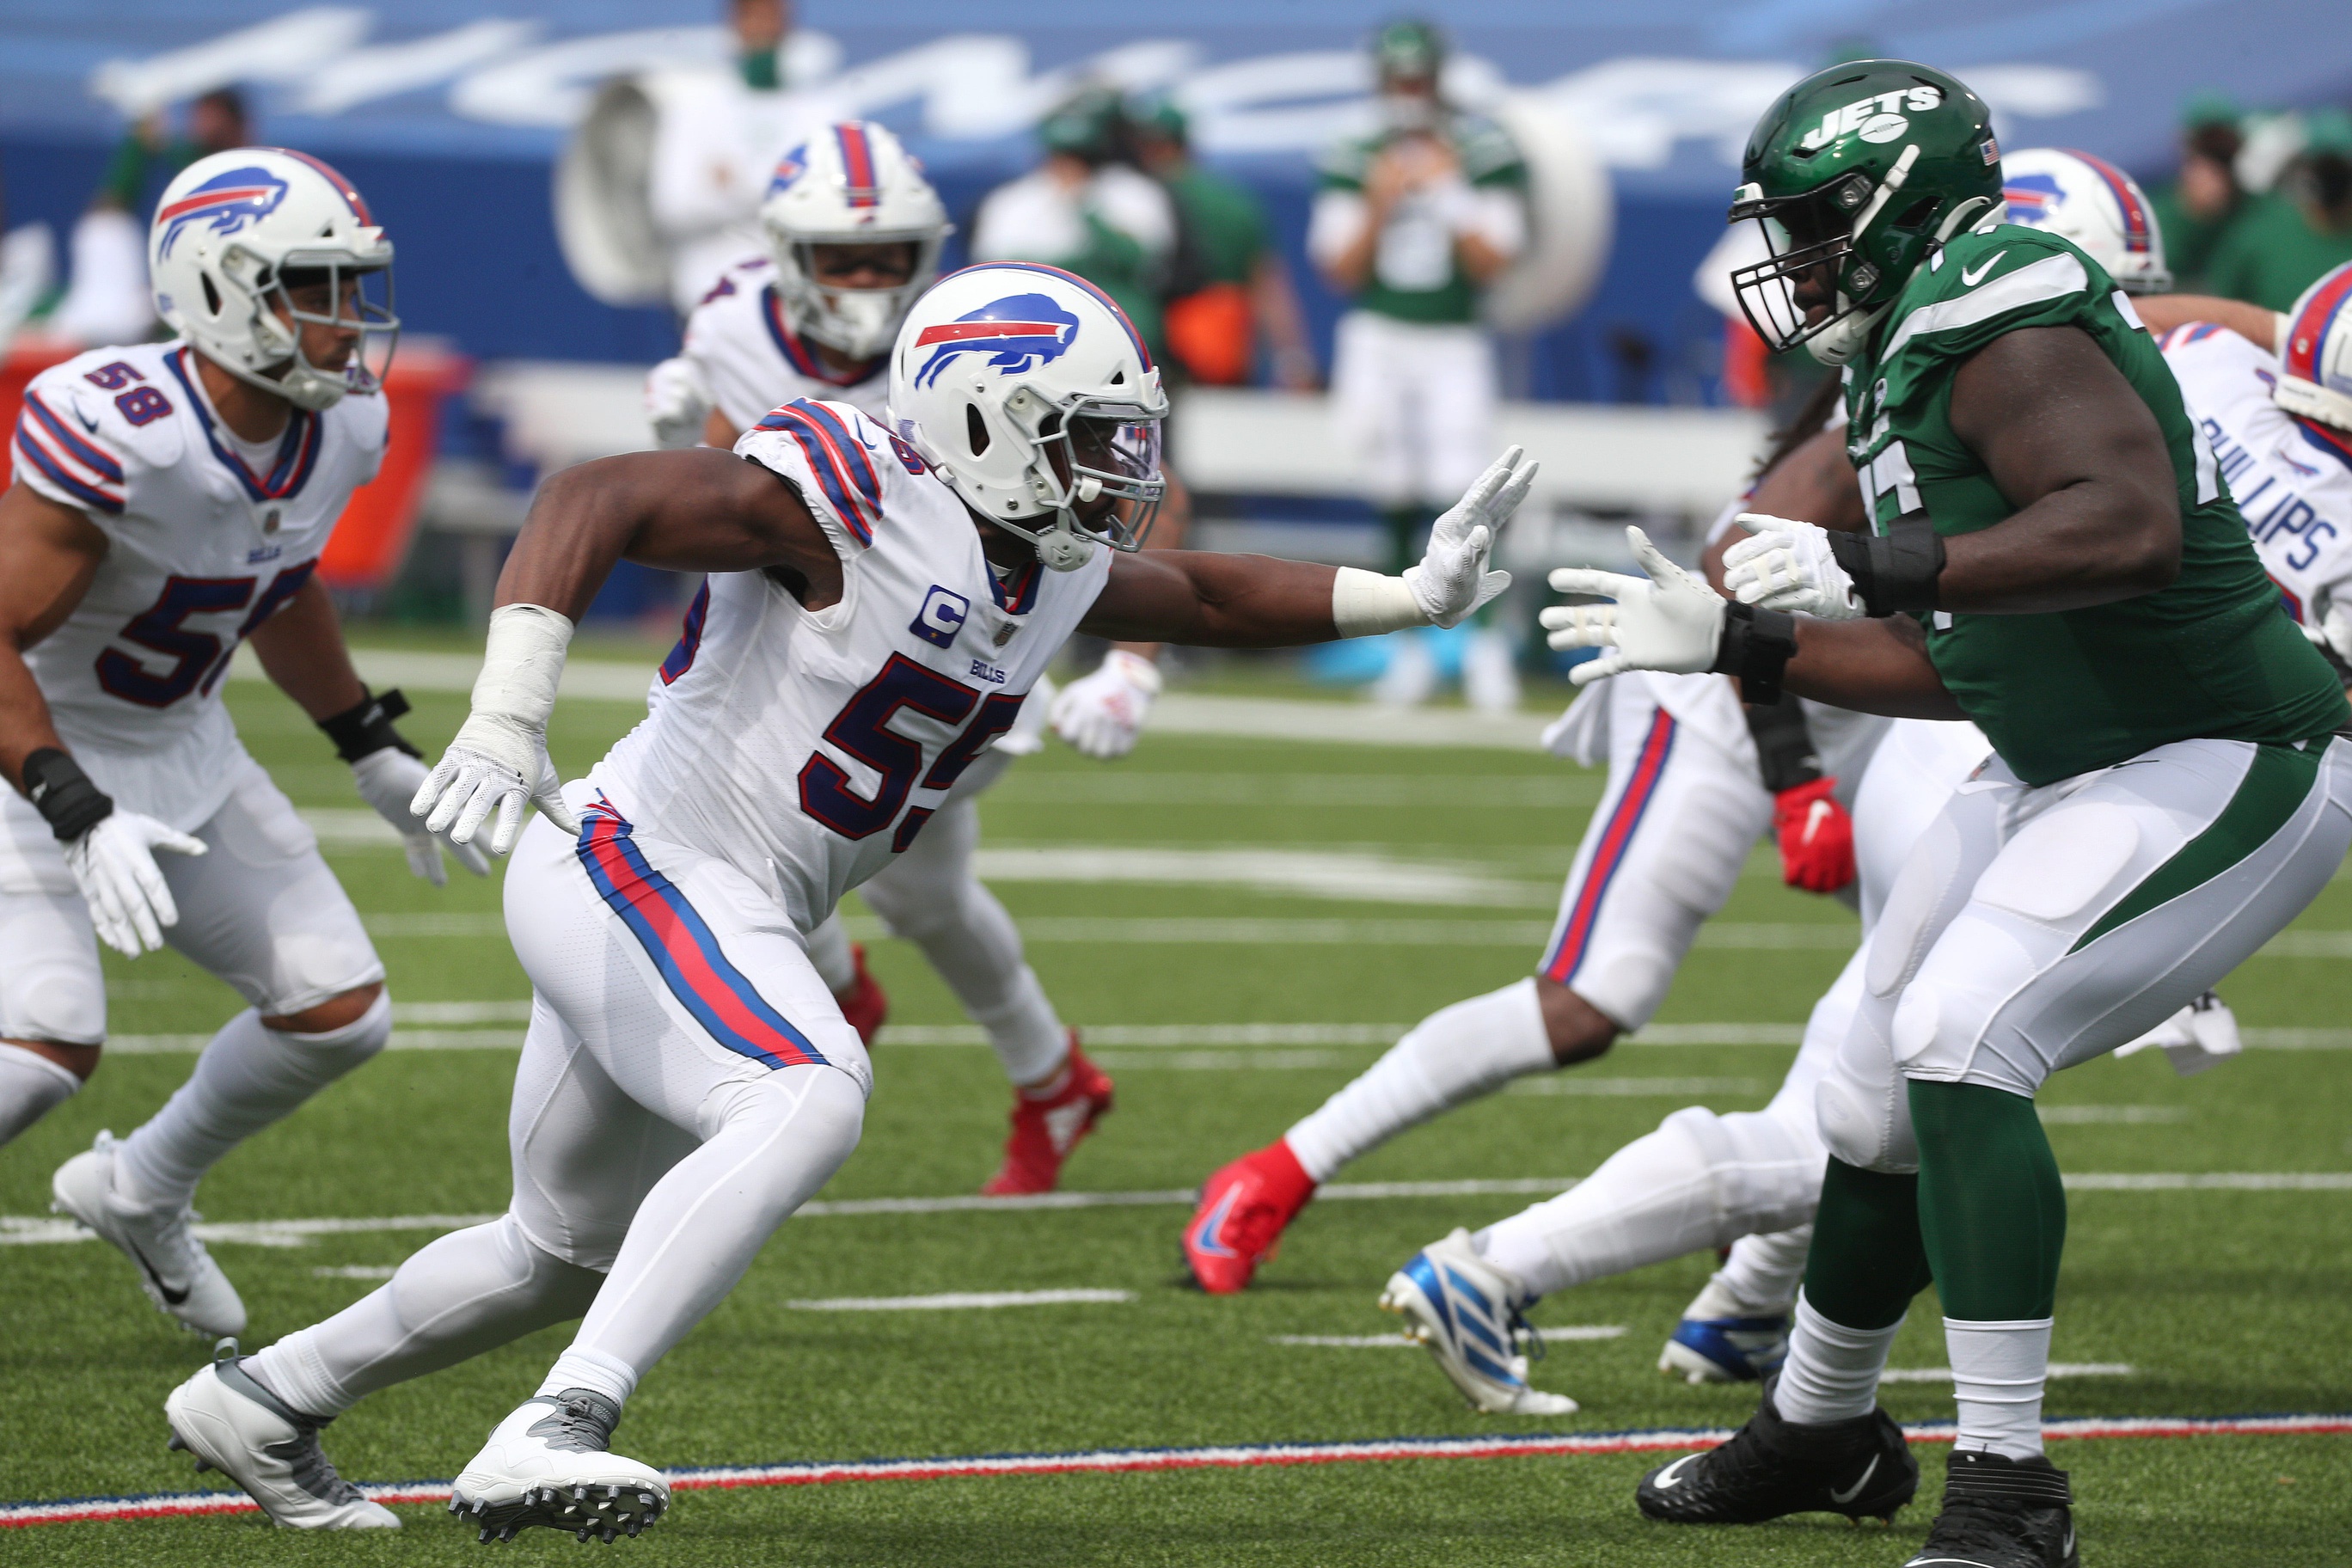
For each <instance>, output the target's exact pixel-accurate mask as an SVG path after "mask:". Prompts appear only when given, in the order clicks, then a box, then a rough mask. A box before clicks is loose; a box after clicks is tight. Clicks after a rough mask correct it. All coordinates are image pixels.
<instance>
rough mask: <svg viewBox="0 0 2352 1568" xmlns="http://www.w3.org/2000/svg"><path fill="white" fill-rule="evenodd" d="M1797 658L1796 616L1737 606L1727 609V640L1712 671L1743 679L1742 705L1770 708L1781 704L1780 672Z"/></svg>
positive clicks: (1724, 615) (1712, 666) (1723, 641)
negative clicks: (1773, 704)
mask: <svg viewBox="0 0 2352 1568" xmlns="http://www.w3.org/2000/svg"><path fill="white" fill-rule="evenodd" d="M1796 657H1797V617H1796V616H1785V615H1782V614H1781V613H1780V611H1778V610H1759V609H1758V608H1757V607H1756V606H1755V605H1742V604H1737V603H1734V604H1729V605H1725V606H1724V609H1723V640H1722V641H1721V642H1719V643H1717V645H1716V648H1715V663H1714V664H1712V665H1710V666H1708V668H1710V669H1713V670H1714V671H1715V672H1716V673H1717V674H1718V675H1734V676H1738V678H1739V698H1740V700H1741V701H1743V702H1756V703H1765V704H1770V703H1774V702H1778V701H1780V672H1781V671H1782V670H1783V669H1786V668H1788V666H1789V661H1790V659H1792V658H1796Z"/></svg>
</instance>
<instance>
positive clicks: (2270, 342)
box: [2132, 294, 2286, 353]
mask: <svg viewBox="0 0 2352 1568" xmlns="http://www.w3.org/2000/svg"><path fill="white" fill-rule="evenodd" d="M2132 308H2133V309H2134V310H2137V311H2138V313H2139V319H2140V321H2142V322H2143V323H2144V324H2145V325H2146V326H2147V330H2148V331H2151V332H2154V333H2155V334H2156V335H2157V336H2158V337H2159V338H2160V337H2162V336H2164V334H2165V333H2167V332H2168V331H2172V329H2173V328H2175V327H2185V326H2187V325H2189V323H2190V322H2191V321H2211V322H2214V323H2215V324H2216V325H2219V326H2223V327H2227V328H2228V329H2229V330H2230V331H2233V332H2235V333H2237V334H2238V335H2239V336H2240V337H2242V338H2243V339H2245V340H2246V341H2247V342H2250V343H2252V344H2253V345H2254V346H2255V347H2256V348H2258V349H2260V350H2262V351H2263V353H2280V352H2281V351H2280V348H2279V328H2280V327H2281V326H2283V325H2284V324H2285V321H2286V318H2285V317H2284V316H2283V315H2281V314H2280V313H2279V312H2278V311H2276V310H2265V309H2263V307H2262V306H2260V305H2249V304H2247V303H2246V302H2245V301H2244V300H2223V299H2221V298H2219V297H2217V296H2215V295H2211V294H2150V295H2142V296H2141V297H2140V298H2138V299H2137V300H2133V301H2132Z"/></svg>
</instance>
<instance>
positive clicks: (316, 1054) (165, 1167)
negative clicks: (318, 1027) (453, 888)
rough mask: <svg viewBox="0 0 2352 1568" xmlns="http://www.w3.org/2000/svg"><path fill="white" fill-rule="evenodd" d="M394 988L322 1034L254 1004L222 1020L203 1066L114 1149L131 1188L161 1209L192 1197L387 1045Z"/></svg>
mask: <svg viewBox="0 0 2352 1568" xmlns="http://www.w3.org/2000/svg"><path fill="white" fill-rule="evenodd" d="M391 1038H392V994H391V993H390V992H388V991H387V992H379V993H378V994H377V995H376V999H375V1004H374V1005H373V1006H371V1007H370V1008H369V1009H368V1010H367V1011H366V1012H365V1013H362V1015H360V1016H359V1017H358V1018H357V1019H355V1020H354V1021H352V1023H349V1024H346V1025H345V1026H343V1027H341V1028H340V1029H330V1030H327V1031H326V1032H324V1033H322V1034H316V1035H296V1034H290V1033H286V1032H283V1031H280V1030H278V1029H271V1028H265V1027H264V1026H262V1022H261V1015H260V1014H258V1013H257V1012H255V1011H254V1010H253V1009H251V1008H249V1007H248V1008H247V1009H246V1010H245V1011H244V1012H242V1013H239V1014H238V1015H237V1016H236V1017H234V1018H231V1019H230V1020H229V1021H228V1022H227V1023H226V1024H223V1025H222V1026H221V1029H220V1033H219V1034H217V1035H215V1036H214V1037H213V1038H212V1043H211V1044H209V1045H207V1046H206V1047H205V1053H204V1055H203V1056H201V1057H198V1058H196V1070H195V1071H194V1072H193V1073H191V1074H190V1075H189V1076H188V1081H187V1082H185V1083H184V1084H182V1085H181V1086H180V1090H179V1092H178V1093H177V1094H174V1095H173V1096H172V1098H171V1099H170V1100H167V1101H165V1102H164V1105H163V1110H159V1111H157V1112H156V1113H155V1114H154V1116H153V1117H152V1118H151V1119H150V1120H149V1121H147V1123H146V1125H144V1126H142V1127H141V1128H140V1129H139V1130H138V1131H135V1132H133V1133H131V1136H130V1137H128V1138H126V1139H124V1140H123V1142H122V1146H121V1149H120V1150H119V1151H118V1152H117V1153H116V1155H115V1165H114V1168H115V1170H116V1171H117V1172H118V1173H119V1176H118V1180H121V1181H122V1182H123V1183H124V1184H125V1186H126V1189H127V1192H128V1194H129V1195H131V1196H134V1197H137V1198H140V1199H142V1200H144V1201H145V1202H147V1203H149V1204H152V1205H155V1206H157V1207H160V1208H176V1207H180V1206H182V1205H185V1204H186V1203H187V1202H188V1200H189V1199H190V1198H191V1197H193V1196H194V1194H195V1190H196V1184H197V1183H198V1182H199V1181H201V1180H203V1179H204V1174H205V1172H206V1171H209V1170H211V1169H212V1168H213V1167H214V1166H215V1165H216V1164H218V1163H220V1161H221V1159H222V1157H223V1156H224V1155H226V1153H227V1152H229V1151H230V1150H231V1149H234V1148H236V1146H237V1145H238V1144H239V1143H241V1142H244V1141H245V1140H246V1139H247V1138H250V1137H252V1136H253V1135H254V1134H255V1133H257V1132H258V1131H261V1130H262V1129H263V1128H265V1127H268V1126H269V1125H270V1124H271V1123H273V1122H276V1121H280V1120H282V1119H284V1118H285V1117H286V1116H288V1115H289V1114H290V1113H291V1112H293V1111H294V1110H296V1109H297V1108H299V1106H300V1105H301V1104H302V1102H303V1101H304V1100H308V1099H310V1097H311V1096H312V1095H314V1094H316V1093H318V1092H319V1091H320V1089H324V1088H326V1087H327V1086H328V1085H329V1084H331V1083H332V1082H334V1081H335V1080H336V1079H339V1078H341V1077H342V1076H343V1075H344V1074H345V1073H347V1072H349V1071H351V1070H352V1068H355V1067H358V1066H359V1065H360V1064H361V1063H362V1062H364V1061H366V1060H367V1059H368V1058H370V1057H372V1056H373V1055H375V1054H376V1052H378V1051H380V1050H382V1049H383V1047H384V1042H385V1041H387V1040H389V1039H391Z"/></svg>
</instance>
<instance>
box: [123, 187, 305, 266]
mask: <svg viewBox="0 0 2352 1568" xmlns="http://www.w3.org/2000/svg"><path fill="white" fill-rule="evenodd" d="M285 199H286V182H285V181H284V180H282V179H279V178H278V176H277V175H276V174H271V173H270V172H269V171H268V170H267V169H262V168H247V169H229V170H226V171H224V172H222V173H220V174H215V175H214V176H213V177H212V178H211V179H209V180H206V181H205V183H204V184H201V185H198V186H196V187H195V188H194V190H192V191H190V192H189V193H188V194H187V195H184V196H182V197H181V198H180V199H179V200H178V201H175V202H172V203H169V204H167V205H165V206H164V207H163V211H161V212H159V213H157V214H156V215H155V218H156V221H157V222H159V223H161V224H162V225H163V240H162V242H161V243H160V244H159V245H157V247H155V248H156V254H158V255H159V256H169V255H171V254H172V247H173V245H175V244H177V243H178V241H179V238H180V236H181V234H182V233H183V232H184V231H185V230H187V229H189V228H192V227H194V226H199V225H201V226H204V227H205V228H208V229H210V230H211V231H212V232H213V233H214V234H215V235H222V234H235V233H236V231H237V230H239V229H241V228H244V227H245V226H247V225H248V224H253V223H257V222H259V221H260V220H261V219H263V218H265V217H268V216H269V215H270V214H271V213H274V212H276V211H277V210H278V203H280V202H282V201H284V200H285Z"/></svg>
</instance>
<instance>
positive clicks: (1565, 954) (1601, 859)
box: [1542, 708, 1676, 984]
mask: <svg viewBox="0 0 2352 1568" xmlns="http://www.w3.org/2000/svg"><path fill="white" fill-rule="evenodd" d="M1675 729H1676V725H1675V716H1674V715H1673V714H1671V713H1669V712H1667V711H1666V710H1664V709H1663V708H1661V709H1659V710H1658V711H1657V716H1656V717H1655V718H1654V719H1652V720H1651V721H1650V732H1649V733H1648V734H1647V735H1645V736H1643V740H1642V750H1641V752H1640V753H1639V754H1638V755H1637V756H1636V757H1635V759H1634V762H1633V776H1632V777H1630V778H1628V779H1627V780H1626V781H1625V790H1624V793H1623V794H1622V795H1619V796H1618V797H1617V804H1616V805H1615V806H1614V807H1612V809H1611V810H1610V813H1609V820H1608V821H1607V822H1606V823H1605V824H1603V825H1602V826H1601V837H1599V839H1598V840H1596V841H1595V842H1594V844H1593V847H1592V859H1591V864H1589V865H1587V866H1586V867H1585V868H1584V885H1583V886H1582V887H1581V888H1579V889H1577V892H1576V898H1575V900H1573V901H1572V902H1571V903H1570V905H1569V910H1568V918H1567V919H1565V920H1563V921H1560V927H1559V938H1558V940H1557V941H1555V942H1553V943H1552V948H1551V951H1550V952H1548V953H1546V954H1545V955H1544V961H1543V970H1542V973H1543V975H1544V978H1546V979H1547V980H1553V981H1558V982H1559V983H1560V984H1567V983H1568V982H1569V981H1570V980H1572V979H1574V978H1575V976H1576V972H1577V971H1578V970H1579V969H1580V968H1581V967H1582V966H1583V964H1584V957H1585V954H1586V952H1588V951H1590V950H1591V945H1592V929H1593V927H1594V926H1595V925H1596V924H1598V923H1599V921H1600V919H1601V900H1603V899H1605V898H1607V897H1608V895H1609V884H1610V883H1611V882H1612V881H1614V880H1615V879H1616V877H1617V873H1618V871H1619V869H1620V868H1622V867H1623V866H1624V864H1625V851H1626V848H1627V847H1628V846H1630V845H1631V844H1632V843H1633V832H1634V830H1635V829H1636V828H1638V827H1640V826H1642V818H1643V816H1645V815H1646V814H1647V813H1648V811H1649V809H1650V803H1651V802H1652V801H1654V800H1655V799H1656V798H1657V795H1658V781H1659V780H1660V779H1662V778H1664V776H1665V772H1666V759H1667V758H1668V757H1670V756H1672V755H1673V754H1674V749H1675Z"/></svg>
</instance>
